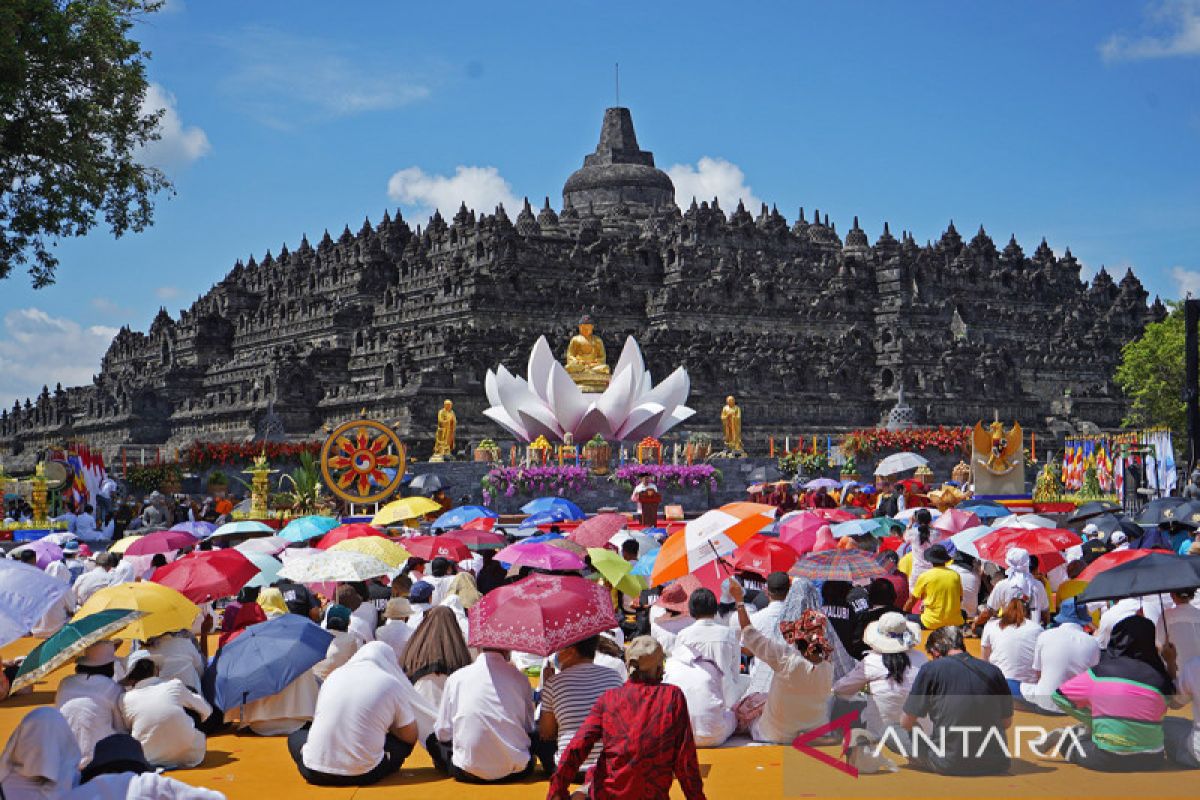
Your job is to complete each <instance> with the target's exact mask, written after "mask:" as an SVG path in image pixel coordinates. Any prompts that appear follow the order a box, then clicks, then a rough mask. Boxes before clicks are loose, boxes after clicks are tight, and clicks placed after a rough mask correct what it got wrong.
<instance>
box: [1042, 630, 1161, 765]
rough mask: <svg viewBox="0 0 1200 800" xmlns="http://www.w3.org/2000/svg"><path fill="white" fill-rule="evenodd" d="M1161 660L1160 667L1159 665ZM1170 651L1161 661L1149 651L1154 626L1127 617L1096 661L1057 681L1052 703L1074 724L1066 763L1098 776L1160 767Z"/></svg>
mask: <svg viewBox="0 0 1200 800" xmlns="http://www.w3.org/2000/svg"><path fill="white" fill-rule="evenodd" d="M1164 659H1165V663H1164ZM1175 671H1176V670H1175V648H1174V646H1173V645H1170V644H1168V645H1166V646H1165V647H1164V648H1163V658H1160V657H1159V654H1158V650H1156V649H1155V647H1154V623H1153V622H1151V621H1150V620H1148V619H1146V618H1145V617H1138V616H1133V617H1127V618H1126V619H1123V620H1121V621H1120V622H1118V623H1117V625H1116V626H1115V627H1114V628H1113V630H1112V636H1111V637H1110V638H1109V642H1108V647H1106V648H1105V650H1104V652H1103V653H1101V654H1100V661H1099V662H1098V663H1097V664H1096V666H1094V667H1092V668H1091V669H1089V670H1087V671H1086V672H1083V673H1080V674H1079V675H1076V676H1075V677H1074V678H1071V679H1070V680H1068V681H1066V682H1065V683H1063V685H1062V686H1060V687H1058V691H1057V692H1055V693H1054V702H1055V703H1057V704H1058V706H1059V708H1061V709H1062V710H1063V711H1065V712H1066V713H1068V714H1070V715H1071V716H1072V717H1075V718H1076V719H1077V720H1079V721H1080V722H1081V723H1082V725H1081V726H1079V727H1077V728H1076V729H1075V730H1076V732H1077V734H1078V735H1077V737H1076V739H1077V740H1078V746H1070V747H1067V748H1066V756H1067V758H1068V760H1070V761H1071V763H1072V764H1078V765H1079V766H1081V767H1087V768H1088V769H1094V770H1097V771H1099V772H1142V771H1144V770H1154V769H1158V768H1159V767H1161V766H1162V763H1163V744H1164V742H1163V717H1165V716H1166V713H1167V709H1168V707H1170V706H1172V705H1175V706H1177V705H1178V704H1177V703H1176V702H1175V698H1174V694H1175V682H1174V681H1173V680H1172V676H1173V675H1174V674H1175Z"/></svg>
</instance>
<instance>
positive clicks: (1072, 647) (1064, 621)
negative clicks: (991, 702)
mask: <svg viewBox="0 0 1200 800" xmlns="http://www.w3.org/2000/svg"><path fill="white" fill-rule="evenodd" d="M1054 622H1055V627H1053V628H1050V629H1049V630H1045V631H1042V632H1041V634H1039V635H1038V638H1037V644H1036V645H1034V649H1033V670H1034V672H1036V673H1037V676H1038V677H1037V682H1036V683H1034V682H1029V683H1022V684H1021V697H1023V698H1024V699H1025V700H1026V701H1027V702H1029V703H1032V704H1033V705H1034V706H1036V707H1037V709H1036V710H1037V711H1039V712H1042V713H1045V714H1054V715H1058V714H1061V713H1062V712H1061V711H1059V710H1058V706H1057V705H1055V703H1054V693H1055V692H1056V691H1058V687H1060V686H1062V685H1063V683H1064V682H1065V681H1066V680H1067V679H1069V678H1074V677H1075V676H1076V675H1078V674H1080V673H1081V672H1084V671H1085V670H1087V669H1090V668H1091V667H1094V666H1095V665H1096V662H1098V661H1099V660H1100V643H1099V642H1097V641H1096V639H1095V638H1094V637H1093V636H1092V635H1091V634H1090V633H1089V632H1088V631H1089V630H1090V629H1091V627H1092V616H1091V615H1090V614H1088V613H1087V607H1086V606H1084V605H1080V604H1078V603H1077V602H1076V600H1075V598H1074V597H1072V598H1069V599H1067V600H1066V601H1064V602H1063V604H1062V606H1061V607H1060V608H1059V610H1058V615H1057V616H1056V617H1055V618H1054Z"/></svg>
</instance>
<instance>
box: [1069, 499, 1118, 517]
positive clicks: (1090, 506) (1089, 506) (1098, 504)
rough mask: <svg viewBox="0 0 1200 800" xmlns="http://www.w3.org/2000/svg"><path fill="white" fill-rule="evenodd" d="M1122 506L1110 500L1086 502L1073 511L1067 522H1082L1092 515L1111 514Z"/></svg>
mask: <svg viewBox="0 0 1200 800" xmlns="http://www.w3.org/2000/svg"><path fill="white" fill-rule="evenodd" d="M1120 510H1121V507H1120V506H1119V505H1117V504H1116V503H1111V502H1109V501H1108V500H1093V501H1092V502H1090V503H1084V504H1083V505H1081V506H1080V507H1079V508H1077V509H1075V510H1074V511H1072V512H1071V514H1070V516H1068V517H1067V522H1080V521H1082V520H1085V519H1091V518H1092V517H1098V516H1100V515H1101V514H1111V513H1113V512H1114V511H1120Z"/></svg>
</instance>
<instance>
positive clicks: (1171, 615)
mask: <svg viewBox="0 0 1200 800" xmlns="http://www.w3.org/2000/svg"><path fill="white" fill-rule="evenodd" d="M1195 597H1196V592H1195V590H1194V589H1193V590H1191V591H1187V592H1171V599H1172V600H1173V601H1174V602H1175V605H1173V606H1167V607H1166V608H1164V609H1163V610H1162V618H1161V619H1160V620H1159V622H1158V624H1157V625H1155V628H1156V635H1155V644H1156V645H1157V646H1158V649H1159V650H1161V649H1162V648H1163V645H1165V644H1166V643H1167V641H1168V640H1169V641H1170V642H1171V644H1173V645H1175V652H1176V654H1177V655H1176V656H1175V658H1176V661H1175V663H1176V664H1186V663H1188V662H1189V661H1191V660H1192V659H1193V658H1196V657H1197V656H1200V608H1197V607H1196V606H1195V605H1193V603H1194V602H1195ZM35 635H36V634H35Z"/></svg>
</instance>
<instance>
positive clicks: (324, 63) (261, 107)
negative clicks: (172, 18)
mask: <svg viewBox="0 0 1200 800" xmlns="http://www.w3.org/2000/svg"><path fill="white" fill-rule="evenodd" d="M225 45H226V47H227V48H228V49H229V50H230V51H231V52H232V55H233V58H232V61H233V63H234V69H233V72H232V73H231V74H230V75H229V77H228V78H227V79H226V80H225V88H226V89H227V90H228V91H229V92H230V93H231V94H233V95H234V96H235V97H237V98H238V100H239V101H240V102H241V104H242V107H243V108H244V109H245V111H246V112H247V113H248V114H250V116H252V117H254V118H255V119H257V120H258V121H259V122H261V123H263V124H264V125H268V126H270V127H273V128H279V129H282V130H288V129H291V128H294V127H296V126H297V125H298V124H301V123H305V122H311V121H314V120H322V119H331V118H336V117H346V116H351V115H354V114H361V113H365V112H369V111H386V110H388V109H394V108H399V107H401V106H405V105H408V104H410V103H414V102H417V101H419V100H423V99H425V98H426V97H428V96H429V87H427V86H425V85H424V84H423V83H422V82H420V81H418V80H417V79H416V78H415V77H414V76H413V75H411V74H408V71H407V70H404V69H401V68H400V67H398V66H396V65H395V64H393V63H389V61H388V57H387V56H383V55H379V54H377V53H374V52H372V51H367V50H363V49H361V48H358V47H356V46H353V45H342V44H339V43H336V42H330V41H325V40H322V39H315V38H304V37H299V36H291V35H289V34H285V33H280V32H279V31H274V30H267V29H264V28H248V29H246V30H244V31H242V32H241V33H239V34H237V35H236V36H233V37H230V38H228V39H226V40H225Z"/></svg>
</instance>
